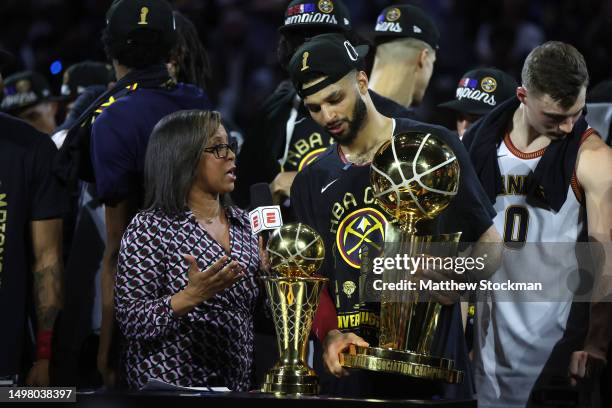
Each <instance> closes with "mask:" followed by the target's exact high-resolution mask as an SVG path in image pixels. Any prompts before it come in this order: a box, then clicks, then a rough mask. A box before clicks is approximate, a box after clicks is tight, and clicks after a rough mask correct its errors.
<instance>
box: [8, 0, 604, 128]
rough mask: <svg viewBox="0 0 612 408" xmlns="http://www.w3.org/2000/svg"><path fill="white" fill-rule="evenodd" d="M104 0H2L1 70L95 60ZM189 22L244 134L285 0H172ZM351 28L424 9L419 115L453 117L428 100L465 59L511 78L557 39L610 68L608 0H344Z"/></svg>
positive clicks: (364, 29)
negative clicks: (389, 10) (427, 67)
mask: <svg viewBox="0 0 612 408" xmlns="http://www.w3.org/2000/svg"><path fill="white" fill-rule="evenodd" d="M111 2H112V0H2V2H0V15H1V16H2V17H3V18H2V24H1V25H0V46H2V47H4V48H5V49H7V50H9V51H10V52H12V53H13V54H14V55H15V56H17V60H18V61H17V62H16V63H15V64H13V66H9V67H7V69H6V70H5V72H4V76H5V77H6V76H8V75H10V74H11V73H13V72H16V71H20V70H23V69H29V70H35V71H38V72H40V73H41V74H43V75H45V76H46V77H47V78H48V79H49V81H50V82H51V84H52V86H53V89H54V91H55V92H56V93H59V89H60V86H61V81H62V74H63V71H64V70H65V69H66V68H67V67H69V66H70V65H71V64H73V63H76V62H79V61H83V60H88V59H89V60H96V61H104V60H105V55H104V51H103V49H102V44H101V42H100V33H101V31H102V28H103V27H104V24H105V12H106V10H107V9H108V7H109V5H110V3H111ZM171 3H173V5H174V7H175V8H176V9H177V10H179V11H180V12H182V13H183V14H185V15H186V16H188V17H189V18H190V19H191V20H192V21H193V22H194V23H195V25H196V26H197V28H198V31H199V34H200V37H201V39H202V41H203V43H204V44H205V46H206V49H207V51H208V53H209V58H210V61H211V66H212V70H213V72H212V76H211V78H212V79H211V80H210V81H209V83H208V86H207V88H208V89H207V91H208V92H209V95H210V96H211V98H212V100H213V104H214V106H216V107H217V109H218V110H219V111H221V113H222V115H223V116H224V117H226V118H229V119H232V120H233V121H234V122H235V123H236V124H237V125H238V126H239V127H241V128H242V129H244V130H245V133H246V134H247V136H248V129H249V122H250V120H251V116H252V115H254V114H255V112H256V107H257V106H258V104H259V103H260V102H261V101H262V100H263V98H265V97H266V96H267V95H269V94H270V93H271V92H272V91H273V90H274V88H275V87H276V85H277V84H278V83H279V81H280V80H281V79H282V78H283V77H285V73H284V72H282V70H281V69H280V67H279V66H278V64H277V60H276V46H277V42H278V32H277V27H278V26H279V25H281V24H282V22H283V12H284V9H285V7H286V5H287V3H288V1H287V0H174V1H171ZM345 3H346V5H347V6H348V8H349V10H350V12H351V16H352V19H353V23H354V26H355V27H356V28H357V30H358V32H359V33H360V34H361V35H362V36H363V37H364V39H366V40H367V39H368V38H369V36H370V33H371V31H372V30H373V27H374V25H375V22H376V18H377V16H378V14H379V12H380V11H381V10H382V9H383V8H384V7H385V6H388V5H390V4H400V3H410V4H414V5H417V6H419V7H421V8H423V9H425V10H426V11H427V12H428V13H429V14H430V16H432V17H433V18H434V20H435V21H436V23H437V25H438V28H439V29H440V33H441V45H440V49H439V51H438V53H437V61H436V64H435V68H434V75H433V77H432V80H431V83H430V85H429V88H428V90H427V93H426V98H425V100H424V103H423V104H422V106H420V107H419V117H421V118H422V119H424V120H427V121H431V122H434V123H440V124H443V125H447V126H449V127H451V128H453V127H454V117H453V116H452V113H450V112H448V111H444V110H442V109H436V108H435V105H436V104H437V103H439V102H441V101H445V100H448V99H452V98H453V97H454V92H455V88H456V85H457V81H458V80H459V78H460V77H461V75H462V74H463V73H464V72H465V71H467V70H468V69H470V68H474V67H477V66H489V65H490V66H495V67H497V68H500V69H502V70H504V71H506V72H508V73H510V74H512V75H513V76H514V77H515V78H517V79H518V78H519V77H520V68H521V66H522V63H523V60H524V58H525V56H526V55H527V53H528V52H529V51H530V50H531V49H532V48H533V47H535V46H536V45H538V44H541V43H542V42H544V41H546V40H561V41H565V42H568V43H570V44H572V45H574V46H576V47H577V48H578V50H579V51H580V52H581V53H582V54H583V55H584V56H585V58H586V61H587V64H588V67H589V71H590V74H591V85H595V84H597V83H599V82H600V81H602V80H604V79H608V78H610V77H612V73H611V71H612V70H611V67H612V0H529V1H528V0H488V1H482V0H480V1H479V0H423V1H397V0H396V1H391V0H345Z"/></svg>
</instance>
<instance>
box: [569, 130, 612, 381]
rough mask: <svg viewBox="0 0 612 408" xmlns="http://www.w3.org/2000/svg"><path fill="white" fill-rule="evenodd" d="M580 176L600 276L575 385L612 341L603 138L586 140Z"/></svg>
mask: <svg viewBox="0 0 612 408" xmlns="http://www.w3.org/2000/svg"><path fill="white" fill-rule="evenodd" d="M576 175H577V178H578V181H579V183H580V184H581V185H582V187H583V189H584V193H585V200H586V209H587V219H588V231H589V247H590V249H591V253H592V254H593V256H594V259H595V264H596V266H595V272H596V277H595V285H594V289H593V298H592V303H591V313H590V318H589V328H588V332H587V337H586V340H585V344H584V349H583V350H581V351H577V352H574V353H573V354H572V358H571V361H570V374H571V376H572V383H573V384H576V379H577V378H582V377H585V376H588V371H589V367H590V366H591V365H592V364H593V363H594V362H595V363H596V362H597V361H599V362H600V363H601V362H605V359H606V353H607V349H608V346H609V344H610V341H612V324H610V322H611V321H612V298H611V296H612V248H611V247H612V149H610V148H609V147H608V146H607V145H606V144H605V143H604V142H603V141H602V140H601V139H600V138H599V137H596V136H591V137H589V138H588V139H587V140H585V141H584V142H583V144H582V146H581V147H580V151H579V153H578V161H577V164H576ZM606 298H607V301H606Z"/></svg>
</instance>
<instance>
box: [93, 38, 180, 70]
mask: <svg viewBox="0 0 612 408" xmlns="http://www.w3.org/2000/svg"><path fill="white" fill-rule="evenodd" d="M175 40H176V38H175V36H165V37H164V36H163V35H162V34H161V33H160V32H158V31H154V30H148V29H144V28H141V29H138V30H136V31H134V32H133V33H132V34H130V36H129V38H113V37H112V36H111V35H110V33H109V31H108V29H107V28H105V29H104V30H103V31H102V44H103V45H104V52H105V53H106V58H108V60H109V61H112V60H114V59H116V60H117V62H119V64H121V65H125V66H126V67H128V68H135V69H142V68H146V67H150V66H152V65H157V64H163V63H166V62H167V61H168V59H169V57H170V50H171V49H172V47H174V44H175Z"/></svg>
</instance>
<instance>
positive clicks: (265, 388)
mask: <svg viewBox="0 0 612 408" xmlns="http://www.w3.org/2000/svg"><path fill="white" fill-rule="evenodd" d="M308 371H309V372H308V373H304V372H303V370H287V369H283V368H273V369H271V370H270V371H268V373H267V374H266V378H265V380H264V383H263V384H262V386H261V392H265V393H272V394H279V395H281V394H292V395H318V394H319V377H317V375H316V374H315V373H314V371H312V370H308Z"/></svg>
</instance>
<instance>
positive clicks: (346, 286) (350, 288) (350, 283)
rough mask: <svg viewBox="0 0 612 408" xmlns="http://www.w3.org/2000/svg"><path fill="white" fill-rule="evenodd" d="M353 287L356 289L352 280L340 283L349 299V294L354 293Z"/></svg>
mask: <svg viewBox="0 0 612 408" xmlns="http://www.w3.org/2000/svg"><path fill="white" fill-rule="evenodd" d="M355 289H357V285H356V284H355V282H353V281H346V282H344V283H343V284H342V291H343V292H344V294H345V295H346V297H348V298H349V299H350V298H351V295H352V294H353V293H355Z"/></svg>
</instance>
